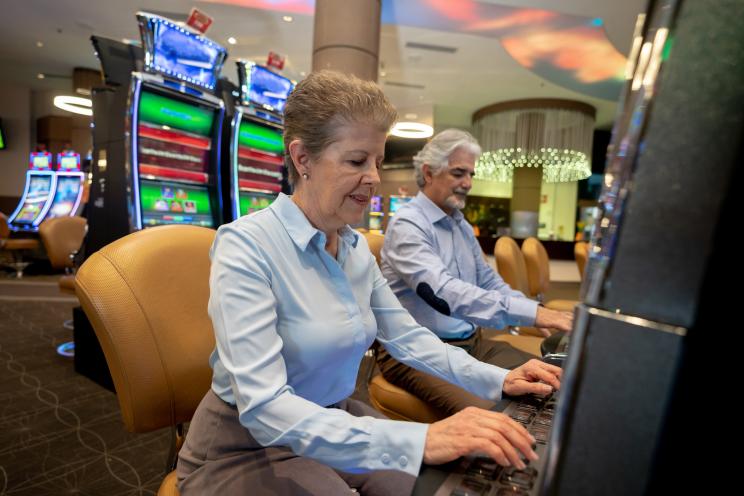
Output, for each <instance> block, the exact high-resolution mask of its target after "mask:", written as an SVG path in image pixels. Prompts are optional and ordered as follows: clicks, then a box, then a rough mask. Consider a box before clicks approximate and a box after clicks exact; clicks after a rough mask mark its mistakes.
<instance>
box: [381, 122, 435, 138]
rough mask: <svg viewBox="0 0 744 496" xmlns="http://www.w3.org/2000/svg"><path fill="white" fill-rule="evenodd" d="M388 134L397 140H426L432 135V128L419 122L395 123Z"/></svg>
mask: <svg viewBox="0 0 744 496" xmlns="http://www.w3.org/2000/svg"><path fill="white" fill-rule="evenodd" d="M390 134H392V135H393V136H397V137H399V138H419V139H421V138H428V137H429V136H431V135H433V134H434V128H432V127H431V126H430V125H428V124H424V123H421V122H396V123H395V125H394V126H393V129H391V130H390Z"/></svg>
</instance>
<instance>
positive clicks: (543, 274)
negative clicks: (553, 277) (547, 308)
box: [522, 237, 550, 297]
mask: <svg viewBox="0 0 744 496" xmlns="http://www.w3.org/2000/svg"><path fill="white" fill-rule="evenodd" d="M522 255H523V256H524V264H525V267H526V268H527V282H528V284H529V288H530V293H529V296H532V297H537V296H538V295H544V294H545V293H547V292H548V289H550V259H549V258H548V252H547V251H546V250H545V246H544V245H543V244H542V243H541V242H540V240H539V239H537V238H535V237H529V238H527V239H525V240H524V242H523V243H522Z"/></svg>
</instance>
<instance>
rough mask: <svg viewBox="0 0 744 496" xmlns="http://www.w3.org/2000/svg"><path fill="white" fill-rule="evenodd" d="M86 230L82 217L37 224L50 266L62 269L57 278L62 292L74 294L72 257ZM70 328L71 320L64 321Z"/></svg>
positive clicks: (51, 220)
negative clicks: (60, 275)
mask: <svg viewBox="0 0 744 496" xmlns="http://www.w3.org/2000/svg"><path fill="white" fill-rule="evenodd" d="M87 230H88V223H87V221H86V220H85V219H84V218H82V217H55V218H53V219H47V220H45V221H44V222H42V223H41V224H40V225H39V237H41V243H42V244H43V245H44V250H46V253H47V257H49V263H50V264H51V265H52V268H54V269H57V270H64V271H65V275H63V276H62V277H60V278H59V281H58V284H59V290H60V291H61V292H62V293H64V294H69V295H73V296H74V295H75V274H74V268H75V266H74V260H73V257H74V256H75V254H76V253H77V252H78V250H79V249H80V246H81V245H82V244H83V239H84V238H85V233H86V232H87ZM65 327H67V328H68V329H71V328H72V327H71V321H66V322H65Z"/></svg>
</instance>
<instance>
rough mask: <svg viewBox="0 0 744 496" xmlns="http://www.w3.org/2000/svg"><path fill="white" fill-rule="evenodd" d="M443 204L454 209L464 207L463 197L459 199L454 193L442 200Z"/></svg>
mask: <svg viewBox="0 0 744 496" xmlns="http://www.w3.org/2000/svg"><path fill="white" fill-rule="evenodd" d="M463 194H467V193H463ZM444 204H445V205H447V206H448V207H449V208H452V209H455V210H462V209H463V208H465V198H463V199H462V200H461V199H460V198H458V197H457V196H455V195H450V196H448V197H447V198H446V199H445V200H444Z"/></svg>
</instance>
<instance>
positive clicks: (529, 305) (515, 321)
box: [509, 298, 539, 327]
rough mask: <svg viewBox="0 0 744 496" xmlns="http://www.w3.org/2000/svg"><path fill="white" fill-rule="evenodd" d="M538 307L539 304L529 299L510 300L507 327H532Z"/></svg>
mask: <svg viewBox="0 0 744 496" xmlns="http://www.w3.org/2000/svg"><path fill="white" fill-rule="evenodd" d="M538 305H539V303H538V302H537V301H535V300H530V299H529V298H510V301H509V325H513V326H528V327H532V326H534V325H535V319H536V318H537V306H538Z"/></svg>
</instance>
